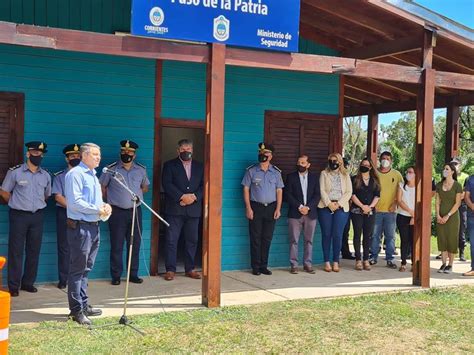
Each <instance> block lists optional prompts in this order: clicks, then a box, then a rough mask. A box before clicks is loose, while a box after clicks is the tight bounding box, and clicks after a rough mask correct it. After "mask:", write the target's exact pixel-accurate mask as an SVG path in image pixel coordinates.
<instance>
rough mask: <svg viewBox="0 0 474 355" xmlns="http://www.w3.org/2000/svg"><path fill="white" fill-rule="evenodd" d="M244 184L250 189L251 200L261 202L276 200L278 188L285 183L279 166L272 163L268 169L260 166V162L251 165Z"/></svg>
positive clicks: (243, 180)
mask: <svg viewBox="0 0 474 355" xmlns="http://www.w3.org/2000/svg"><path fill="white" fill-rule="evenodd" d="M242 185H243V186H247V187H248V188H249V189H250V200H251V201H255V202H259V203H272V202H275V201H276V190H277V189H282V188H283V187H284V186H285V185H284V184H283V179H282V178H281V173H280V170H279V169H278V168H276V167H275V166H273V165H270V166H269V168H268V170H267V171H264V170H262V169H261V168H260V164H255V165H252V166H250V167H249V168H248V169H247V171H246V172H245V175H244V178H243V179H242Z"/></svg>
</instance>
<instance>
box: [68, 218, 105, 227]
mask: <svg viewBox="0 0 474 355" xmlns="http://www.w3.org/2000/svg"><path fill="white" fill-rule="evenodd" d="M68 221H71V222H73V223H79V224H87V225H90V226H97V225H99V221H95V222H88V221H83V220H76V219H72V218H68Z"/></svg>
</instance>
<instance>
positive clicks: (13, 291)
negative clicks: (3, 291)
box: [10, 290, 20, 297]
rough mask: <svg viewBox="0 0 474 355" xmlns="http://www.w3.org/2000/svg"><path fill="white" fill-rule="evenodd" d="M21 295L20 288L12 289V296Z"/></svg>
mask: <svg viewBox="0 0 474 355" xmlns="http://www.w3.org/2000/svg"><path fill="white" fill-rule="evenodd" d="M19 295H20V292H18V290H10V296H12V297H18V296H19Z"/></svg>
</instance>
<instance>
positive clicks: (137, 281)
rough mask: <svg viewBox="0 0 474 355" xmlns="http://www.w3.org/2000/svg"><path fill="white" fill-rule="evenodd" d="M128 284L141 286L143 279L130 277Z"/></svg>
mask: <svg viewBox="0 0 474 355" xmlns="http://www.w3.org/2000/svg"><path fill="white" fill-rule="evenodd" d="M130 282H133V283H134V284H141V283H143V279H141V278H139V277H138V276H130Z"/></svg>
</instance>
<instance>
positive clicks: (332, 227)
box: [318, 207, 349, 263]
mask: <svg viewBox="0 0 474 355" xmlns="http://www.w3.org/2000/svg"><path fill="white" fill-rule="evenodd" d="M318 217H319V223H320V224H321V233H322V247H323V256H324V262H329V261H330V259H329V254H330V250H331V246H332V261H333V262H335V263H338V262H339V254H340V252H341V243H342V233H343V232H344V227H345V226H346V223H347V220H348V218H349V212H344V210H343V209H342V208H340V209H338V210H336V211H335V212H334V213H331V210H330V209H329V208H327V207H326V208H318Z"/></svg>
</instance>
